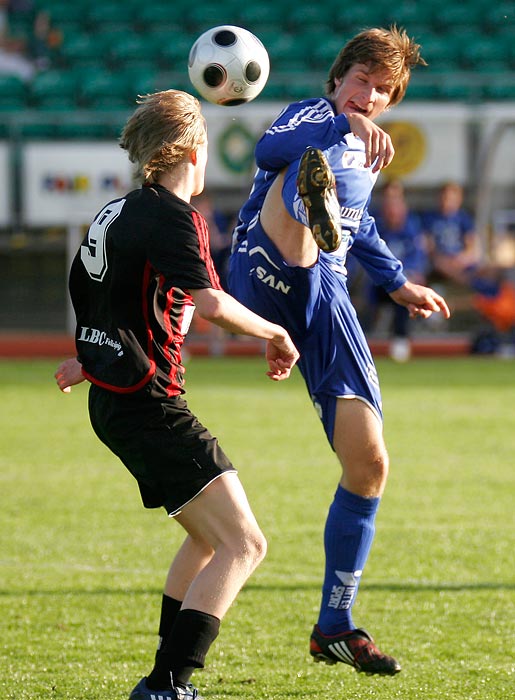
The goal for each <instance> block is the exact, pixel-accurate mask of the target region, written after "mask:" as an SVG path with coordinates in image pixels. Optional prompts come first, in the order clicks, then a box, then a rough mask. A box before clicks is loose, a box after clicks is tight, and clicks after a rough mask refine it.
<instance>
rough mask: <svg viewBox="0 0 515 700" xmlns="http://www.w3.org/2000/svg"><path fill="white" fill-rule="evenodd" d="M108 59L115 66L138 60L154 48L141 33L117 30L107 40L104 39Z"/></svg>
mask: <svg viewBox="0 0 515 700" xmlns="http://www.w3.org/2000/svg"><path fill="white" fill-rule="evenodd" d="M104 46H105V48H106V54H107V56H108V59H109V60H110V61H111V62H112V63H113V64H114V65H116V66H123V65H124V63H125V62H127V61H131V60H139V59H141V58H143V57H144V56H147V55H148V54H149V53H150V52H152V51H153V50H154V47H153V46H152V44H151V43H150V41H149V40H148V38H147V37H146V36H144V35H142V34H135V33H126V32H119V33H117V34H115V35H114V36H113V37H112V38H111V39H110V40H109V41H104Z"/></svg>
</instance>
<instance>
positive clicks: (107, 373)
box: [69, 185, 221, 396]
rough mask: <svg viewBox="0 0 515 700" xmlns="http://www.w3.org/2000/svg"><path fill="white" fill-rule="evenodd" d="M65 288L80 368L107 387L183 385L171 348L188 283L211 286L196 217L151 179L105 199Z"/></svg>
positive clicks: (179, 333)
mask: <svg viewBox="0 0 515 700" xmlns="http://www.w3.org/2000/svg"><path fill="white" fill-rule="evenodd" d="M69 287H70V294H71V298H72V303H73V307H74V309H75V314H76V318H77V330H76V337H75V339H76V346H77V353H78V358H79V360H80V362H81V363H82V367H83V373H84V375H85V376H86V378H87V379H89V380H90V381H91V382H93V383H94V384H97V385H99V386H102V387H105V388H107V389H110V390H112V391H116V392H120V393H125V392H127V393H128V392H134V391H137V390H138V389H140V388H142V387H143V386H145V385H146V384H147V383H148V382H149V381H152V390H153V392H155V393H157V394H158V395H161V396H174V395H177V394H181V393H183V392H184V389H183V384H184V368H183V366H182V364H181V346H182V344H183V342H184V338H185V336H186V333H187V332H188V328H189V325H190V322H191V319H192V317H193V312H194V310H195V305H194V303H193V299H192V296H191V294H190V292H189V290H190V289H205V288H209V287H211V288H215V289H220V288H221V287H220V282H219V280H218V275H217V274H216V271H215V269H214V266H213V261H212V259H211V254H210V251H209V232H208V228H207V224H206V221H205V219H204V218H203V216H202V215H201V214H200V213H199V212H198V211H197V210H196V209H195V208H194V207H193V206H192V205H190V204H189V203H188V202H185V201H184V200H182V199H180V198H179V197H177V196H176V195H174V194H172V193H171V192H169V191H168V190H167V189H165V188H164V187H162V186H160V185H145V186H143V187H142V188H141V189H138V190H134V191H133V192H130V193H129V194H127V195H126V196H125V197H123V198H121V199H117V200H114V201H112V202H109V203H108V204H106V206H105V207H104V208H103V209H102V211H101V212H100V213H99V214H98V215H97V216H96V217H95V220H94V221H93V223H92V224H91V226H90V228H89V230H88V233H87V235H86V237H85V238H84V241H83V242H82V245H81V247H80V249H79V251H78V252H77V255H76V256H75V259H74V261H73V264H72V267H71V271H70V280H69Z"/></svg>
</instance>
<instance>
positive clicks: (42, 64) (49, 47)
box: [27, 10, 63, 71]
mask: <svg viewBox="0 0 515 700" xmlns="http://www.w3.org/2000/svg"><path fill="white" fill-rule="evenodd" d="M62 40H63V37H62V34H61V32H60V31H59V30H58V29H57V28H55V27H54V26H53V24H52V21H51V18H50V14H49V13H48V12H46V11H45V10H40V11H39V12H37V13H36V15H35V17H34V22H33V25H32V34H31V36H30V38H29V41H28V44H27V51H28V54H29V57H30V58H31V59H32V61H33V63H34V66H35V67H36V69H37V70H38V71H40V70H46V69H47V68H49V67H50V65H51V63H52V56H53V54H54V52H55V51H56V50H57V49H58V48H59V46H60V45H61V44H62Z"/></svg>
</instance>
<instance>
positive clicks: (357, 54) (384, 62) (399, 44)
mask: <svg viewBox="0 0 515 700" xmlns="http://www.w3.org/2000/svg"><path fill="white" fill-rule="evenodd" d="M356 63H363V64H365V65H368V66H370V68H371V70H372V71H375V70H384V69H386V70H388V71H390V73H391V75H392V81H393V90H392V94H391V97H390V102H389V105H390V106H393V105H396V104H398V103H399V102H400V101H401V100H402V98H403V97H404V95H405V93H406V88H407V87H408V82H409V79H410V76H411V69H412V68H413V67H415V66H416V65H417V64H420V65H423V66H425V65H427V64H426V62H425V60H424V59H423V58H422V56H421V55H420V45H419V44H416V43H415V42H414V40H413V39H410V38H409V36H408V35H407V33H406V31H405V30H404V29H397V27H396V26H395V25H393V26H392V27H390V28H389V29H380V28H375V29H365V30H364V31H362V32H360V33H359V34H357V35H356V36H355V37H353V38H352V39H351V40H350V41H349V42H347V44H345V46H344V47H343V48H342V49H341V51H340V53H339V54H338V55H337V57H336V59H335V61H334V63H333V65H332V66H331V69H330V71H329V75H328V78H327V81H326V94H327V95H331V94H332V92H333V91H334V89H335V88H336V83H335V80H336V79H341V78H343V77H344V76H345V74H346V73H347V71H348V70H349V68H351V67H352V66H353V65H355V64H356Z"/></svg>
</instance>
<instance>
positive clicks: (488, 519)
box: [0, 358, 515, 700]
mask: <svg viewBox="0 0 515 700" xmlns="http://www.w3.org/2000/svg"><path fill="white" fill-rule="evenodd" d="M55 364H56V363H54V362H10V361H9V362H7V361H5V362H1V363H0V404H1V406H2V427H1V431H0V493H1V503H2V507H1V509H0V563H1V572H2V574H1V580H0V606H1V608H0V631H1V639H0V645H1V647H2V652H1V656H2V663H1V668H2V671H1V674H0V688H1V689H2V697H3V698H4V699H6V700H29V699H30V700H35V699H38V698H45V699H46V698H55V699H56V700H64V699H65V698H66V699H70V700H119V699H120V700H121V699H122V698H126V697H127V695H128V691H129V690H130V689H131V688H132V686H133V685H134V684H135V682H136V681H137V680H138V679H139V678H140V677H141V675H143V674H144V673H146V672H148V670H149V668H150V664H151V659H152V657H153V653H154V647H155V641H156V636H155V635H156V626H157V617H158V611H159V605H160V595H161V586H162V583H163V582H164V577H165V573H166V570H167V567H168V563H169V560H170V559H171V557H172V555H173V553H174V551H175V549H176V548H177V546H178V544H179V543H180V541H181V537H182V533H181V530H180V528H179V526H178V525H176V524H175V523H173V522H169V521H168V520H167V518H166V516H165V515H164V512H161V511H145V510H144V509H143V508H142V507H141V506H140V502H139V495H138V492H137V488H136V486H135V484H134V482H133V481H132V478H131V477H130V475H129V474H128V473H127V472H126V471H125V468H124V467H123V466H121V465H120V464H119V463H118V462H117V460H116V459H115V458H114V457H113V456H111V455H110V453H109V452H108V451H107V450H106V449H105V448H104V447H103V446H102V445H101V444H100V443H99V442H98V440H97V439H96V438H95V436H94V435H93V433H92V431H91V428H90V427H89V422H88V418H87V412H86V396H87V389H86V386H85V385H82V386H80V387H75V388H74V390H73V391H72V393H71V395H67V396H65V395H62V394H61V393H60V392H58V390H57V389H56V388H55V386H54V383H53V378H52V375H53V371H54V366H55ZM378 369H379V374H380V377H381V381H382V387H383V399H384V404H385V416H386V420H385V432H386V437H387V442H388V446H389V451H390V456H391V475H390V480H389V484H388V487H387V490H386V493H385V496H384V500H383V503H382V506H381V509H380V512H379V516H378V522H377V535H376V540H375V543H374V547H373V550H372V554H371V557H370V560H369V563H368V566H367V569H366V571H365V575H364V578H363V582H362V584H361V589H360V594H359V597H358V602H357V604H356V606H355V612H354V619H355V621H356V622H357V623H358V624H360V625H363V626H364V627H367V628H368V629H369V630H370V631H371V632H372V633H373V635H374V636H375V637H376V639H377V641H378V642H379V643H380V645H381V646H382V647H383V648H384V649H385V650H387V651H388V652H390V653H392V654H393V655H395V656H396V657H398V658H399V660H400V661H401V663H402V665H403V672H402V673H401V674H400V675H399V676H397V677H395V678H391V679H390V678H387V679H385V678H375V677H373V678H371V677H366V676H362V675H359V674H356V673H354V672H353V671H352V670H351V669H350V668H348V667H346V666H341V665H338V666H337V667H327V666H324V665H322V664H319V665H317V664H313V663H312V661H311V660H310V658H309V655H308V651H307V648H308V638H309V632H310V629H311V625H312V624H313V622H314V621H315V618H316V615H317V610H318V604H319V596H320V585H321V574H322V566H323V554H322V529H323V523H324V520H325V514H326V511H327V508H328V505H329V503H330V500H331V498H332V494H333V491H334V489H335V485H336V482H337V480H338V477H339V468H338V466H337V463H336V460H335V457H334V455H333V454H332V452H331V451H330V449H329V447H328V446H327V444H326V441H325V437H324V435H323V432H322V429H321V427H320V425H319V422H318V419H317V417H316V415H315V412H314V411H313V409H312V408H311V406H310V404H309V401H308V398H307V394H306V390H305V388H304V385H303V383H302V381H301V379H300V377H299V376H298V375H297V374H296V375H295V376H294V377H293V378H292V379H291V380H290V381H289V382H286V383H282V384H274V383H272V382H270V381H268V380H267V378H266V377H265V375H264V371H265V365H264V362H263V361H262V360H260V359H257V360H253V359H252V360H228V359H199V358H193V359H192V360H191V361H190V363H189V366H188V375H187V380H188V384H189V391H188V397H189V403H190V406H191V408H192V409H193V410H194V411H195V412H196V413H197V414H198V415H199V417H200V418H201V420H202V421H203V422H204V423H205V424H206V425H208V426H209V427H210V429H211V430H212V432H214V433H215V434H216V435H218V436H219V437H220V439H221V442H222V445H223V446H224V448H225V449H226V451H227V452H228V454H229V455H230V456H231V458H232V459H233V461H234V463H235V465H236V466H237V467H238V469H239V472H240V477H241V479H242V481H243V483H244V484H245V487H246V489H247V492H248V495H249V498H250V501H251V503H252V505H253V507H254V511H255V512H256V515H257V517H258V520H259V521H260V523H261V526H262V528H263V530H264V532H265V534H266V536H267V538H268V541H269V553H268V556H267V558H266V560H265V562H263V564H262V565H261V566H260V568H259V569H258V571H257V572H256V573H255V574H254V576H253V577H252V578H251V580H250V581H249V583H248V584H247V586H246V587H245V589H244V590H243V591H242V592H241V594H240V596H239V598H238V599H237V601H236V603H235V604H234V606H233V607H232V608H231V610H230V611H229V613H228V615H227V617H226V618H225V621H224V624H223V625H222V630H221V633H220V636H219V638H218V640H217V641H216V642H215V645H214V646H213V648H212V650H211V653H210V656H209V658H208V662H209V663H208V667H207V668H206V669H205V670H204V671H203V672H199V673H197V674H196V675H195V676H194V681H195V682H196V684H197V685H199V686H200V688H201V690H202V693H203V695H204V696H205V697H206V700H207V699H208V698H209V699H212V700H221V699H222V698H227V699H234V700H250V699H251V698H259V699H261V698H270V699H271V700H285V699H286V698H295V699H297V700H308V699H309V700H312V699H317V698H320V700H322V699H325V698H338V699H341V700H343V699H344V698H345V700H358V699H359V700H368V699H376V698H377V699H379V698H380V699H381V700H393V699H397V698H399V699H403V700H419V699H420V700H441V699H442V698H445V699H446V700H473V699H476V698H477V699H481V700H499V699H500V698H506V697H508V696H509V695H510V692H513V688H514V687H515V648H514V646H515V642H514V640H515V566H514V561H515V560H514V554H513V553H514V551H515V516H514V513H515V507H514V506H515V503H514V495H515V470H514V460H515V458H514V455H515V366H514V365H513V363H512V362H509V361H499V360H490V359H478V358H470V359H459V360H458V359H452V360H416V361H413V362H411V363H409V364H408V365H405V366H398V365H394V364H393V363H391V362H389V361H386V360H384V361H380V362H378ZM510 688H511V689H512V690H511V691H510V690H509V689H510Z"/></svg>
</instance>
